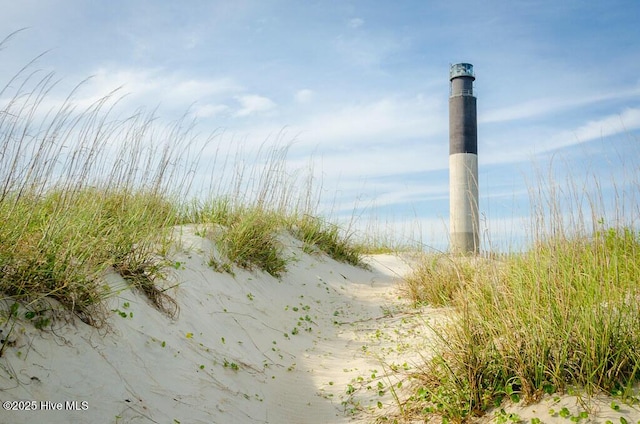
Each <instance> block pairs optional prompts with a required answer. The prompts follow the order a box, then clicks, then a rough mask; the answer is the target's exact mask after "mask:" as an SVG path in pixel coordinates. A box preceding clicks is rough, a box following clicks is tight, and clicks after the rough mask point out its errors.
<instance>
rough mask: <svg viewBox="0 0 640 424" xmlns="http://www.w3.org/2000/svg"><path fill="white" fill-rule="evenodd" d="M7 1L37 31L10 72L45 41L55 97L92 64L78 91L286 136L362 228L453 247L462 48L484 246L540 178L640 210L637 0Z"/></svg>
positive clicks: (254, 140)
mask: <svg viewBox="0 0 640 424" xmlns="http://www.w3.org/2000/svg"><path fill="white" fill-rule="evenodd" d="M2 3H3V6H2V11H3V12H2V14H0V28H3V29H4V35H3V34H0V38H2V37H3V36H5V35H9V34H10V33H12V32H13V31H16V30H19V29H23V28H24V30H23V31H21V32H19V33H18V34H16V35H15V36H13V37H12V38H11V39H10V40H9V41H8V42H7V43H6V44H5V45H4V47H3V50H2V51H0V63H1V64H2V66H1V67H0V78H1V79H2V80H1V81H8V80H9V79H10V78H11V77H12V76H13V75H15V73H16V72H17V71H19V70H20V68H21V67H23V66H24V65H25V64H26V63H28V62H29V61H31V60H32V59H34V58H35V57H36V56H38V55H40V54H41V53H45V54H44V55H43V56H41V57H38V58H37V60H36V62H35V64H34V65H33V66H34V67H35V68H37V69H41V70H44V71H47V72H49V71H53V72H55V76H56V80H59V81H58V83H57V85H56V87H55V90H52V92H51V93H50V94H49V97H50V98H51V101H52V102H55V101H56V99H63V98H64V97H65V94H68V93H69V92H70V90H72V89H73V88H74V87H75V86H76V85H77V84H78V83H79V82H81V81H84V80H85V79H86V78H88V77H91V78H90V79H89V80H88V81H86V82H85V83H83V85H82V86H81V88H80V89H79V90H78V91H77V92H76V93H75V94H74V98H75V100H76V101H77V102H79V103H80V104H84V103H90V102H91V101H93V100H95V99H97V98H100V97H101V96H104V95H106V94H108V93H109V92H111V91H112V90H114V89H116V88H119V87H121V88H120V91H119V93H124V94H126V96H125V97H124V99H122V100H121V101H120V102H119V103H118V105H117V106H118V108H120V110H121V111H122V113H123V114H126V113H127V111H135V110H138V109H139V108H146V109H148V110H155V114H156V115H157V118H158V119H159V120H163V121H165V122H172V121H173V120H175V119H178V118H179V117H180V116H183V115H184V114H185V113H186V114H188V115H189V116H190V117H193V118H195V119H196V120H197V123H196V128H197V132H198V134H203V137H204V136H206V135H207V134H217V135H216V137H215V138H214V140H213V143H214V144H215V145H216V146H217V148H218V149H222V150H229V151H230V150H231V149H233V148H238V145H241V146H243V147H242V148H243V149H247V150H248V151H251V150H252V149H253V150H255V149H258V148H259V147H260V146H261V145H264V144H269V143H280V144H283V143H284V144H287V145H289V152H288V157H287V162H288V164H289V165H290V166H291V167H292V169H297V168H301V169H304V168H305V167H306V169H309V167H310V165H309V163H312V171H311V172H313V173H314V175H315V176H316V178H317V179H318V180H320V181H321V186H322V192H323V194H324V198H325V200H323V202H322V204H321V209H322V213H324V214H326V215H330V216H331V217H332V218H334V219H338V220H342V221H344V222H347V221H349V222H350V221H351V218H353V217H354V216H357V217H359V218H360V220H359V221H358V224H355V225H356V226H359V228H360V229H362V230H366V231H378V232H379V233H380V234H383V233H385V232H388V233H390V234H391V235H392V236H395V237H398V238H405V241H408V240H413V241H415V240H418V241H419V242H420V243H422V244H423V245H424V246H425V247H430V248H435V249H446V248H447V245H448V239H447V234H448V225H449V222H448V219H449V218H448V214H449V211H448V209H449V188H448V175H449V174H448V172H449V171H448V144H449V141H448V137H449V136H448V96H449V79H448V76H449V74H448V73H449V66H450V64H452V63H459V62H468V63H472V64H473V65H474V70H475V74H476V78H477V79H476V81H475V93H476V96H477V99H478V158H479V184H480V214H481V227H482V240H483V243H484V248H485V249H488V248H495V249H503V250H504V249H513V248H514V246H519V245H520V244H521V243H522V240H523V239H525V238H526V237H527V234H530V233H531V232H532V231H533V230H532V227H533V224H532V223H531V217H532V216H535V213H532V204H531V202H530V194H531V193H532V192H534V193H536V192H539V190H540V187H551V186H553V187H559V190H560V192H563V193H564V192H565V190H568V187H571V186H573V187H579V188H580V190H584V192H590V190H593V189H595V190H596V191H597V192H600V194H601V196H600V197H602V198H603V199H604V200H603V202H604V203H607V204H609V203H610V202H612V201H613V202H614V201H615V200H616V199H617V200H618V201H624V202H630V204H629V205H627V206H625V207H624V208H622V207H621V206H619V205H617V206H614V207H613V209H614V212H615V210H618V211H619V210H621V209H624V210H625V211H626V212H628V213H626V212H625V213H626V216H625V218H627V219H632V218H630V217H631V215H633V213H631V212H630V211H632V212H633V211H635V215H640V213H638V211H637V206H634V204H633V202H634V201H635V197H634V195H633V192H634V190H635V191H637V190H638V181H640V179H638V178H637V177H638V170H639V166H640V156H639V155H638V153H640V148H639V147H638V145H639V144H640V138H639V136H640V72H639V70H640V25H638V22H640V2H638V1H637V0H607V1H603V0H596V1H590V2H585V1H582V0H512V1H506V0H504V1H498V0H487V1H482V2H479V1H475V0H461V1H451V0H443V1H440V0H437V1H431V0H406V1H394V2H391V1H384V0H367V1H365V0H339V1H338V0H324V1H319V0H318V1H315V0H308V1H294V0H233V1H231V0H224V1H223V0H208V1H206V0H188V1H168V0H112V1H109V2H98V1H89V0H21V1H19V2H18V1H2ZM2 85H4V83H3V84H2ZM203 155H205V156H206V155H207V151H204V152H203ZM206 159H207V158H206V157H205V161H206ZM310 161H311V162H310ZM551 171H552V173H553V176H554V177H553V180H554V182H553V184H551V183H550V182H549V181H547V180H546V179H545V178H547V177H548V176H549V175H550V172H551ZM594 196H595V194H594ZM621 199H622V200H621ZM578 202H580V201H578ZM563 213H564V212H563ZM567 213H568V215H571V212H568V211H567ZM587 215H588V214H587ZM618 215H619V214H618ZM617 218H619V217H617ZM617 218H616V219H617Z"/></svg>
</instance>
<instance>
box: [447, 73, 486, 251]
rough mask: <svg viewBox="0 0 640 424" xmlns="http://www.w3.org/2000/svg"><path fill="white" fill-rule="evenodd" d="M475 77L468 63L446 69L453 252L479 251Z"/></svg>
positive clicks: (450, 229) (451, 244) (450, 227)
mask: <svg viewBox="0 0 640 424" xmlns="http://www.w3.org/2000/svg"><path fill="white" fill-rule="evenodd" d="M475 79H476V77H475V75H474V73H473V65H472V64H470V63H456V64H454V65H451V68H450V69H449V81H450V95H449V232H450V250H451V252H452V253H454V254H476V253H478V252H479V251H480V238H479V224H480V219H479V216H478V120H477V112H476V98H475V96H474V93H473V81H475Z"/></svg>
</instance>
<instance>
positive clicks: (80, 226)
mask: <svg viewBox="0 0 640 424" xmlns="http://www.w3.org/2000/svg"><path fill="white" fill-rule="evenodd" d="M175 217H176V214H175V211H174V208H173V206H172V205H171V204H170V203H168V202H167V201H166V200H165V199H163V198H159V197H158V196H156V195H153V194H145V193H143V192H137V193H128V192H119V191H111V190H97V189H90V188H80V189H78V190H73V191H72V190H69V189H68V188H66V189H65V188H63V189H57V190H51V191H47V192H46V193H44V194H43V195H41V196H34V195H23V196H20V197H19V198H18V197H15V196H10V197H8V198H5V201H4V202H2V203H0V220H2V222H3V223H4V225H3V226H2V227H1V228H0V271H1V272H2V278H0V292H2V293H4V294H5V295H8V296H13V297H16V298H22V299H24V300H25V301H31V300H35V299H37V298H40V297H43V296H47V297H50V298H53V299H56V300H58V301H59V302H61V303H62V304H63V305H65V306H66V307H68V308H69V309H71V310H73V311H75V312H77V313H78V314H79V315H80V316H82V317H84V318H85V319H86V320H88V321H91V320H92V316H94V317H95V315H96V314H93V313H91V310H92V308H94V307H97V306H98V305H99V304H100V302H101V301H102V300H103V299H104V298H105V297H106V296H108V295H109V292H108V291H107V290H106V289H105V288H104V286H103V284H102V283H101V277H103V275H104V273H105V272H107V271H108V270H109V269H115V270H116V271H118V272H119V273H120V274H121V275H122V276H123V277H125V279H127V280H129V281H131V282H132V283H133V284H134V286H136V287H138V288H140V289H142V290H143V291H144V292H145V293H146V294H147V295H149V296H150V298H151V299H152V300H153V301H154V303H156V304H157V305H158V306H161V307H163V308H164V303H163V300H162V299H163V297H162V296H161V295H160V294H158V293H155V294H154V292H153V290H152V289H151V288H150V286H152V280H153V279H154V278H156V277H157V276H158V269H159V266H158V260H157V259H156V253H155V252H157V251H158V250H159V249H158V245H161V244H163V243H166V241H167V235H166V229H167V228H168V225H170V224H172V223H173V222H174V220H175Z"/></svg>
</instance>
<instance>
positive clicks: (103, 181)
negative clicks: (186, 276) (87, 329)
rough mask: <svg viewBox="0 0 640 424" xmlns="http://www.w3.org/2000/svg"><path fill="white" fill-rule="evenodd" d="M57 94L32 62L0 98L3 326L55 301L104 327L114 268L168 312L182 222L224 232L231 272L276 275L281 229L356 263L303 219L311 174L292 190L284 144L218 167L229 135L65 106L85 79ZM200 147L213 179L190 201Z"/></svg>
mask: <svg viewBox="0 0 640 424" xmlns="http://www.w3.org/2000/svg"><path fill="white" fill-rule="evenodd" d="M6 41H7V40H5V42H3V43H2V45H4V44H5V43H6ZM0 47H1V46H0ZM55 87H56V84H55V82H54V79H53V75H52V74H48V75H45V76H41V75H40V73H39V72H38V71H34V70H32V69H31V64H30V65H27V66H26V67H25V68H23V69H22V70H21V71H20V72H18V73H17V74H16V76H15V77H14V78H12V79H11V81H9V82H8V83H7V84H6V85H5V86H4V88H3V89H2V90H1V91H0V93H1V94H2V96H0V97H1V98H2V99H3V100H2V104H0V222H1V223H2V224H1V225H0V300H2V301H3V302H2V304H3V305H6V306H7V311H4V314H3V315H2V317H3V321H6V320H8V319H11V317H12V315H13V314H12V313H11V312H10V311H11V310H15V307H14V304H15V303H20V304H21V305H23V306H25V307H26V308H27V309H29V308H30V307H35V305H40V304H41V301H42V300H44V299H54V300H56V301H57V302H59V303H60V304H62V305H63V306H64V307H65V308H66V309H68V310H69V311H71V312H73V313H75V314H76V315H77V316H79V317H80V318H81V319H82V320H83V321H85V322H87V323H89V324H91V325H94V326H101V325H102V324H103V323H104V320H105V319H106V317H107V316H108V314H107V311H105V310H104V309H105V307H104V304H105V303H104V300H105V299H107V298H109V297H110V296H113V295H114V294H115V293H116V292H117V291H118V290H121V289H122V287H116V288H114V287H110V286H109V285H106V284H105V283H104V277H105V275H106V274H107V273H110V272H116V273H118V274H120V275H121V276H122V277H123V278H124V280H125V281H126V282H127V284H129V285H130V286H131V287H133V288H136V289H139V290H141V291H142V292H143V293H144V294H145V295H146V296H147V297H148V298H149V300H150V301H151V302H152V303H153V304H154V305H156V306H157V307H158V309H159V310H161V311H163V312H165V313H166V314H168V315H170V316H173V315H174V314H175V313H176V312H177V304H176V303H175V302H174V301H173V299H171V298H170V297H169V296H168V295H167V294H166V293H165V291H164V290H163V289H161V288H159V286H158V284H157V283H158V282H160V281H162V280H163V279H164V277H165V276H166V272H167V269H170V267H171V262H170V260H169V259H168V258H167V252H169V251H170V250H171V246H172V244H173V243H174V242H175V240H174V239H173V237H174V234H175V232H173V231H172V227H174V226H176V225H182V224H187V223H194V224H197V225H200V226H203V227H207V226H208V227H211V228H217V229H218V230H219V231H216V232H212V233H211V234H214V233H215V234H216V235H217V236H216V238H215V240H214V241H215V243H216V245H217V246H218V248H219V250H220V251H221V253H222V254H223V255H224V256H225V257H226V258H227V260H228V262H229V263H228V264H227V265H226V266H225V267H222V269H226V270H229V269H231V266H232V265H235V266H239V267H243V268H247V269H252V270H253V269H258V270H262V271H264V272H267V273H269V274H271V275H273V276H275V277H278V276H280V275H281V274H282V273H284V272H286V265H287V261H288V260H290V258H286V257H284V256H283V253H282V246H281V244H280V242H279V238H278V237H279V235H281V234H282V233H283V232H291V233H293V234H294V235H296V236H298V237H301V238H302V240H303V241H304V242H305V243H306V244H308V245H314V246H315V248H317V249H320V250H322V251H324V252H326V253H327V254H328V255H330V256H332V257H335V258H336V259H338V260H342V261H346V262H350V263H352V264H361V261H360V251H359V250H358V248H357V247H356V245H355V243H351V242H350V240H349V237H348V236H345V233H343V232H340V231H338V228H339V227H338V226H337V225H335V224H331V223H329V222H326V221H325V220H323V219H321V218H312V217H313V216H315V214H317V213H318V211H317V210H316V209H315V208H317V205H318V204H319V199H318V198H316V197H315V196H316V193H317V191H316V190H315V189H314V188H313V186H312V184H311V183H310V181H312V180H313V179H312V178H308V180H307V181H305V182H304V184H299V180H298V178H297V177H298V174H299V172H298V173H296V172H288V170H287V169H286V168H287V151H288V146H287V145H286V144H285V145H280V144H278V143H274V144H268V143H265V145H263V146H262V147H261V148H260V151H259V154H258V155H256V156H255V158H254V160H255V162H254V163H249V164H247V163H246V157H242V160H239V156H241V155H242V152H241V151H240V149H238V150H236V151H235V152H233V151H232V152H230V153H226V154H223V155H222V156H223V157H221V158H219V157H218V156H217V152H218V151H220V150H221V148H220V145H221V144H223V143H224V142H225V140H222V139H220V138H217V137H215V136H212V137H209V138H206V139H205V140H204V141H203V142H202V143H201V144H198V141H199V140H200V138H198V136H197V134H196V133H195V132H194V129H193V128H194V123H193V122H192V121H190V120H189V119H188V118H187V117H186V116H185V117H183V118H182V119H179V120H178V121H176V122H173V123H169V124H164V123H162V122H160V120H159V119H158V117H157V116H155V115H154V113H153V112H152V113H146V112H144V111H143V110H138V111H137V112H135V113H134V114H132V115H126V114H125V115H124V117H122V114H121V113H119V112H118V105H119V101H120V99H121V97H119V95H118V93H117V92H114V93H109V94H108V95H106V96H104V97H102V98H99V99H97V100H95V101H94V102H93V103H91V104H89V105H84V106H82V105H80V104H78V103H75V102H74V96H75V92H76V91H77V90H80V89H81V88H82V84H81V85H80V86H79V87H77V88H76V90H74V91H73V92H72V93H70V94H69V95H68V96H67V97H66V98H65V99H63V100H59V99H58V98H57V97H55V96H52V94H51V92H52V91H54V89H55ZM52 105H53V106H52ZM216 143H217V144H218V146H217V147H216V146H215V144H216ZM212 144H214V146H211V145H212ZM207 148H208V149H210V150H211V149H216V158H215V160H214V161H212V164H211V166H210V167H209V168H208V170H209V172H210V174H211V175H212V177H211V178H212V179H213V175H216V176H217V177H219V180H218V182H217V183H216V184H212V185H211V186H210V187H207V188H205V189H204V192H206V195H202V191H201V192H200V194H199V195H194V194H193V192H194V191H193V190H192V188H193V187H192V185H193V180H194V175H196V173H197V171H198V170H199V169H200V168H199V167H200V164H199V158H200V156H201V153H202V152H203V151H204V149H207ZM222 269H221V270H222ZM12 308H13V309H12Z"/></svg>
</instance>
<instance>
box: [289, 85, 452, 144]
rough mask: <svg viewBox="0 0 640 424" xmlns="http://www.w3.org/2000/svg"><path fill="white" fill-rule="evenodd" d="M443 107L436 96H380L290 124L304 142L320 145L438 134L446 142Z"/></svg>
mask: <svg viewBox="0 0 640 424" xmlns="http://www.w3.org/2000/svg"><path fill="white" fill-rule="evenodd" d="M445 110H446V109H444V108H443V107H442V105H441V104H440V101H439V100H437V99H434V100H425V99H424V98H423V97H421V96H416V97H414V98H382V99H380V100H376V101H373V102H370V103H363V104H357V105H350V106H344V107H340V108H336V109H333V110H331V111H330V112H326V113H322V114H318V115H315V116H313V117H312V118H310V119H309V120H308V121H306V122H301V123H299V124H298V125H294V126H292V127H293V128H295V129H296V130H298V131H299V132H300V133H301V139H302V141H303V142H305V143H312V144H322V145H323V146H326V145H327V144H331V145H334V146H343V145H349V146H353V145H355V144H362V143H369V144H373V143H374V142H375V143H381V144H395V143H397V141H398V140H399V139H402V138H421V139H425V140H427V138H428V137H429V136H433V135H440V134H443V136H444V143H445V144H446V143H447V141H446V140H448V139H447V136H446V131H447V122H448V121H447V118H446V116H444V115H443V112H444V111H445Z"/></svg>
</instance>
